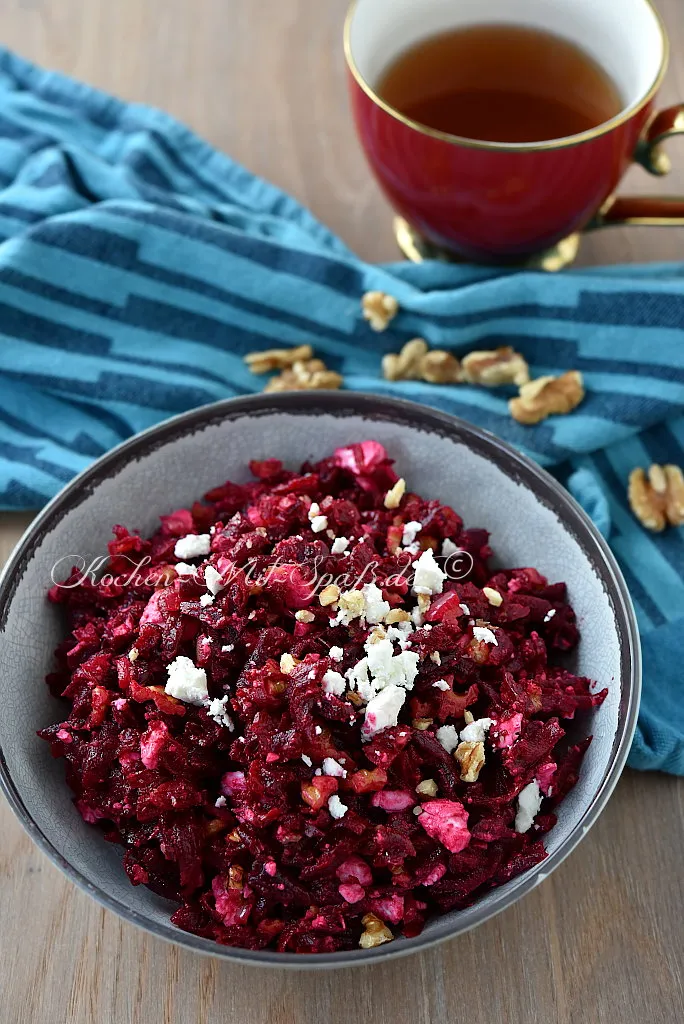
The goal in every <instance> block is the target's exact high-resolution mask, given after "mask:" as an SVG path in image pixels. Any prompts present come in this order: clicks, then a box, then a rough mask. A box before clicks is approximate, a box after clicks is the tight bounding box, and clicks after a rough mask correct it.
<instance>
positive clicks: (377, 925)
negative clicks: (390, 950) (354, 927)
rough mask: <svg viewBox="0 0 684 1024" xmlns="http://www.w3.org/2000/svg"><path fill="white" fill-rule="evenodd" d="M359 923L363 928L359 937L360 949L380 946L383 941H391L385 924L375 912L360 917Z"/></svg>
mask: <svg viewBox="0 0 684 1024" xmlns="http://www.w3.org/2000/svg"><path fill="white" fill-rule="evenodd" d="M361 924H362V925H363V927H364V929H365V931H364V932H362V934H361V938H360V939H359V946H360V947H361V949H373V947H374V946H381V945H382V944H383V942H391V941H392V939H393V938H394V935H392V932H391V931H390V930H389V928H388V927H387V925H386V924H385V923H384V922H383V921H381V920H380V918H379V917H376V916H375V914H366V915H365V916H364V917H362V918H361Z"/></svg>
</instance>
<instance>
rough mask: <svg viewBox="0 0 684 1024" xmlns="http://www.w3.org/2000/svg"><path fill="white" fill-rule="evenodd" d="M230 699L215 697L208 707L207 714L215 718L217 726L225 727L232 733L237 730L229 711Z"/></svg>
mask: <svg viewBox="0 0 684 1024" xmlns="http://www.w3.org/2000/svg"><path fill="white" fill-rule="evenodd" d="M227 704H228V697H215V698H214V699H213V700H210V701H209V704H208V705H207V714H208V715H209V717H210V718H213V719H214V721H215V722H216V724H217V725H225V727H226V729H230V731H231V732H232V731H233V730H234V728H235V726H234V725H233V720H232V719H231V717H230V715H229V714H228V711H227Z"/></svg>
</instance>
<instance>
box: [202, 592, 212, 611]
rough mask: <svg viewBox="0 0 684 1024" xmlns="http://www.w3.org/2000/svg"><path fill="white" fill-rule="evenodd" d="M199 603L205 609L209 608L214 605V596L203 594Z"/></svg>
mask: <svg viewBox="0 0 684 1024" xmlns="http://www.w3.org/2000/svg"><path fill="white" fill-rule="evenodd" d="M199 603H200V604H201V605H202V607H203V608H208V607H209V605H210V604H213V603H214V596H213V594H202V596H201V597H200V599H199Z"/></svg>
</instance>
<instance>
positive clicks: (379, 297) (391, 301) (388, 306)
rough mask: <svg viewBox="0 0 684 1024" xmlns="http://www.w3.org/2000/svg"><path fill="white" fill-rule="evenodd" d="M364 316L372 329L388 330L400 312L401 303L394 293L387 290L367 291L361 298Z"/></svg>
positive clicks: (378, 330)
mask: <svg viewBox="0 0 684 1024" xmlns="http://www.w3.org/2000/svg"><path fill="white" fill-rule="evenodd" d="M361 309H362V310H363V318H364V320H367V321H368V323H369V324H370V326H371V330H373V331H377V332H378V333H380V332H381V331H386V330H387V328H388V327H389V325H390V324H391V322H392V320H394V318H395V316H396V315H397V313H398V312H399V303H398V302H397V300H396V299H395V298H394V296H393V295H387V294H386V293H385V292H366V294H365V295H364V296H363V298H362V299H361Z"/></svg>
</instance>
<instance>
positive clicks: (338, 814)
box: [328, 793, 349, 818]
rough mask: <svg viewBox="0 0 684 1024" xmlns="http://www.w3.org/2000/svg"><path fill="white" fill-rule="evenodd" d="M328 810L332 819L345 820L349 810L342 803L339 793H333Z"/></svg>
mask: <svg viewBox="0 0 684 1024" xmlns="http://www.w3.org/2000/svg"><path fill="white" fill-rule="evenodd" d="M328 810H329V811H330V815H331V817H333V818H344V816H345V814H346V813H347V811H348V810H349V808H348V807H347V805H346V804H343V803H342V801H341V800H340V798H339V796H338V795H337V793H333V795H332V796H331V797H330V799H329V800H328Z"/></svg>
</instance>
